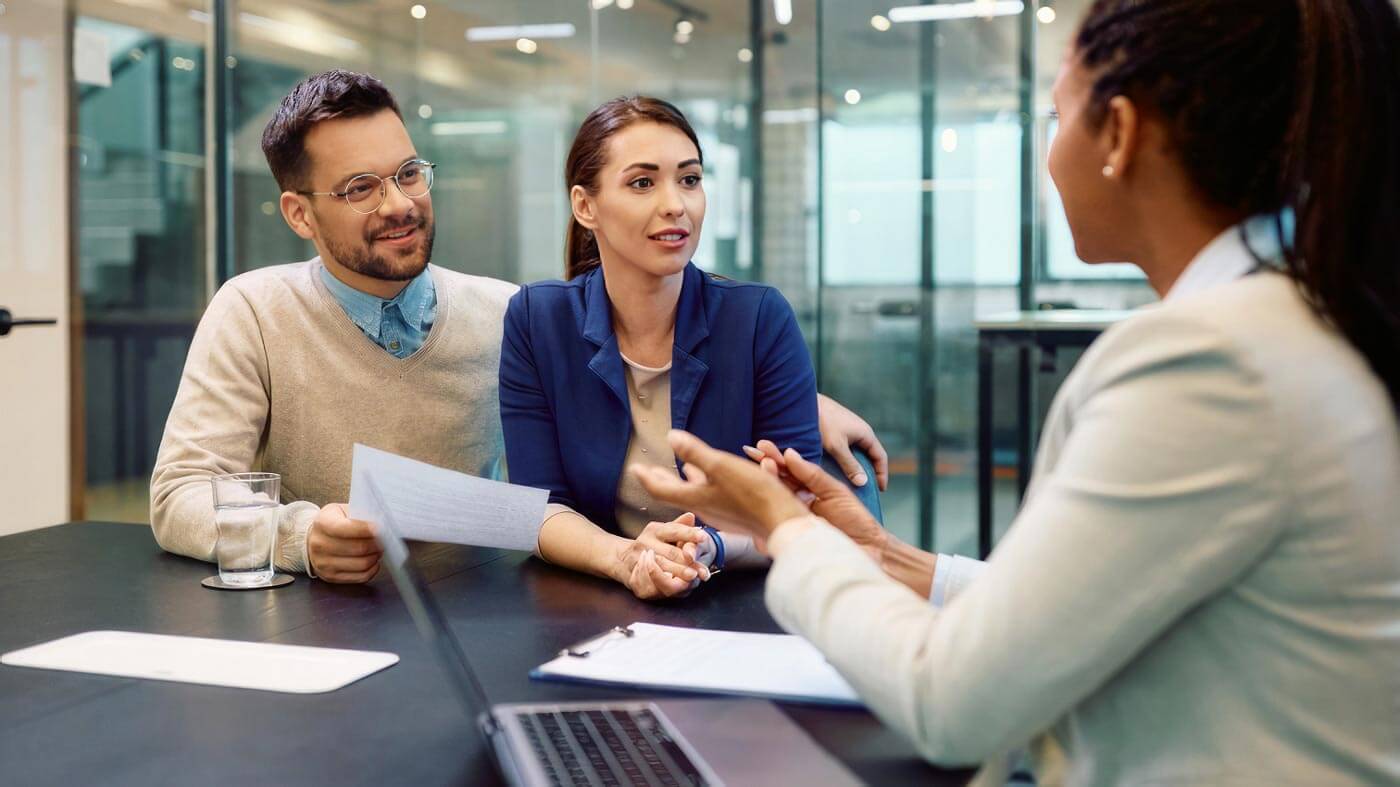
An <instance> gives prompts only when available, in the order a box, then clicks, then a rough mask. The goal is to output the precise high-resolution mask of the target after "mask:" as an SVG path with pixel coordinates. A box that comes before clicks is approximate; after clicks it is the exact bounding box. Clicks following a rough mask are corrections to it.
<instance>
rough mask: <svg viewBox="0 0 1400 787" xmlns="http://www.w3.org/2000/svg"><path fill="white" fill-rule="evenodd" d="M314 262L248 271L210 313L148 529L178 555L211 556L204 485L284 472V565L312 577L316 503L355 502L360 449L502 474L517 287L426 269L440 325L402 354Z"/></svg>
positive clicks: (177, 410)
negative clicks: (500, 394)
mask: <svg viewBox="0 0 1400 787" xmlns="http://www.w3.org/2000/svg"><path fill="white" fill-rule="evenodd" d="M321 267H322V265H321V262H320V260H319V259H313V260H310V261H308V262H301V263H294V264H291V265H280V266H276V267H272V268H264V269H261V270H256V271H251V272H249V273H245V274H243V275H241V276H237V277H235V278H233V279H231V280H229V281H228V282H227V283H226V284H225V285H224V286H223V287H222V288H220V289H219V292H218V293H217V294H216V295H215V296H214V299H213V300H212V301H211V302H210V304H209V308H208V309H207V310H206V311H205V313H204V317H203V319H201V320H200V322H199V328H198V329H197V330H196V332H195V336H194V341H193V343H192V344H191V346H190V352H189V357H188V358H187V359H186V361H185V370H184V374H183V376H182V378H181V380H180V388H179V391H178V393H177V394H176V396H175V403H174V405H173V406H172V407H171V410H170V417H169V419H168V420H167V421H166V424H165V436H164V438H163V439H162V440H161V445H160V453H159V454H158V455H157V457H156V466H155V472H154V473H153V475H152V477H151V526H152V528H153V529H154V531H155V536H156V540H157V541H158V542H159V543H160V545H161V546H162V547H163V548H165V549H166V550H168V551H170V552H175V553H177V554H181V555H188V556H190V557H194V558H198V559H200V560H212V559H213V558H214V544H215V541H216V539H217V532H216V530H215V526H214V510H213V499H212V493H211V490H210V484H209V478H210V477H211V476H214V475H218V474H222V473H238V472H246V471H267V472H274V473H279V474H281V476H282V502H283V504H284V505H283V507H282V514H281V520H280V524H279V530H278V549H277V560H276V562H277V566H278V568H280V569H282V570H287V571H305V570H306V531H307V528H308V527H310V525H311V521H312V520H313V519H314V518H315V516H316V513H317V511H318V510H319V508H320V507H321V506H323V505H325V504H328V503H337V502H342V503H343V502H346V501H347V500H348V498H349V493H350V457H351V448H352V446H354V444H355V443H364V444H366V445H370V446H373V447H375V448H380V449H383V450H385V451H392V452H393V453H396V454H401V455H404V456H408V457H411V458H413V459H418V460H420V461H423V462H428V463H430V464H434V465H438V466H441V467H447V468H450V469H452V470H457V471H461V472H464V473H471V474H473V475H478V476H484V477H493V476H496V475H498V473H499V471H500V464H501V457H502V455H503V444H502V439H501V424H500V405H499V402H498V399H497V391H496V388H497V375H498V366H499V364H500V352H501V325H502V319H503V317H504V314H505V308H506V302H507V301H508V300H509V299H510V296H511V295H512V294H513V293H514V292H515V290H516V286H515V285H513V284H509V283H507V282H503V281H497V280H495V279H487V278H482V277H479V276H467V275H464V274H460V273H454V272H452V271H448V270H444V269H442V268H439V267H437V266H432V267H431V268H430V270H431V271H432V276H433V281H434V284H435V285H436V289H437V299H438V305H437V319H436V321H435V322H434V324H433V328H432V331H431V332H430V333H429V335H428V338H427V340H426V341H425V342H424V344H423V346H422V347H421V348H420V349H419V350H418V352H416V353H414V354H413V355H412V356H410V357H408V358H404V359H398V358H395V357H394V356H392V355H390V354H389V353H388V352H386V351H385V350H383V349H382V348H380V347H379V346H377V345H375V344H374V343H373V342H371V341H370V340H369V339H368V338H367V337H365V335H364V334H363V333H361V332H360V330H359V328H357V327H356V326H355V324H354V323H352V322H351V321H350V318H349V317H347V316H346V315H345V312H344V310H343V309H342V308H341V306H340V304H339V303H338V302H337V301H336V300H335V297H334V296H333V295H331V293H330V292H329V291H328V290H326V287H325V284H324V283H323V282H322V281H321V277H320V269H321Z"/></svg>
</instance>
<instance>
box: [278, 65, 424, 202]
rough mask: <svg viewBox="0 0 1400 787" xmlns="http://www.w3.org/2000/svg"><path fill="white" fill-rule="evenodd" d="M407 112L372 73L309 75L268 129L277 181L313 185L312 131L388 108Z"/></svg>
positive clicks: (294, 186) (292, 186) (286, 186)
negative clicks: (309, 139)
mask: <svg viewBox="0 0 1400 787" xmlns="http://www.w3.org/2000/svg"><path fill="white" fill-rule="evenodd" d="M386 109H389V110H393V112H394V114H395V115H399V116H400V117H403V115H402V113H400V112H399V105H398V103H397V102H395V101H394V96H393V94H392V93H390V92H389V88H387V87H384V83H383V82H380V81H379V80H378V79H375V78H374V77H372V76H370V75H368V74H357V73H355V72H353V71H345V70H342V69H338V68H337V69H335V70H332V71H325V72H322V73H320V74H313V75H312V76H309V77H307V78H306V79H303V80H302V81H301V82H299V83H298V84H297V86H296V87H294V88H292V92H290V93H288V94H287V95H286V97H285V98H283V99H282V102H281V103H280V104H278V105H277V110H276V111H275V112H273V114H272V119H271V120H269V121H268V122H267V127H266V128H264V129H263V135H262V149H263V155H264V156H266V157H267V166H268V168H269V169H271V170H272V177H274V178H276V179H277V186H278V187H279V188H281V189H282V190H283V191H298V190H300V189H305V188H309V184H307V183H306V182H305V181H306V174H307V170H308V169H309V168H310V162H309V161H308V160H307V157H306V134H307V132H309V131H310V130H311V127H312V126H315V125H316V124H317V123H320V122H321V121H323V120H332V119H334V118H354V117H365V116H368V115H374V114H378V113H380V112H383V111H384V110H386Z"/></svg>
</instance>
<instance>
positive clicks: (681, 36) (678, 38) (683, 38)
mask: <svg viewBox="0 0 1400 787" xmlns="http://www.w3.org/2000/svg"><path fill="white" fill-rule="evenodd" d="M674 40H675V42H676V43H677V44H689V43H690V35H689V34H687V33H682V32H681V31H679V30H677V31H676V35H675V36H674Z"/></svg>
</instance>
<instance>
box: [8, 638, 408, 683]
mask: <svg viewBox="0 0 1400 787" xmlns="http://www.w3.org/2000/svg"><path fill="white" fill-rule="evenodd" d="M398 662H399V657H398V655H397V654H394V653H384V652H380V651H369V650H339V649H336V648H309V647H305V646H301V645H276V644H270V643H265V642H239V641H236V640H228V639H205V638H203V637H175V636H170V635H166V634H142V633H138V632H135V631H85V632H83V633H81V634H74V635H72V636H69V637H64V638H62V639H56V640H52V641H50V642H45V643H43V644H40V645H34V646H33V647H29V648H24V649H23V650H14V651H10V652H9V653H6V654H5V655H4V656H0V663H3V664H9V665H11V666H15V667H38V668H41V669H54V670H63V671H65V672H88V673H93V674H96V675H115V676H118V677H123V678H146V679H149V680H169V681H176V682H179V683H202V684H205V685H208V686H231V687H233V688H237V689H258V690H261V691H281V692H287V693H290V694H320V693H322V692H327V691H335V690H336V689H338V688H341V687H342V686H348V685H350V684H351V683H354V682H355V681H357V680H359V679H360V678H363V677H365V676H367V675H372V674H374V673H376V672H378V671H380V670H382V669H384V668H385V667H389V666H392V665H394V664H397V663H398Z"/></svg>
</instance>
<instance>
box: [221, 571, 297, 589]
mask: <svg viewBox="0 0 1400 787" xmlns="http://www.w3.org/2000/svg"><path fill="white" fill-rule="evenodd" d="M295 579H296V577H294V576H292V575H291V574H273V575H272V581H271V582H269V583H267V584H266V585H229V584H225V583H224V581H223V580H221V579H219V575H218V574H215V575H214V576H212V577H205V578H204V580H203V581H202V582H200V583H199V584H201V585H203V586H205V587H207V588H213V589H215V590H271V589H272V588H280V587H282V586H283V585H290V584H292V582H293V581H294V580H295Z"/></svg>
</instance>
